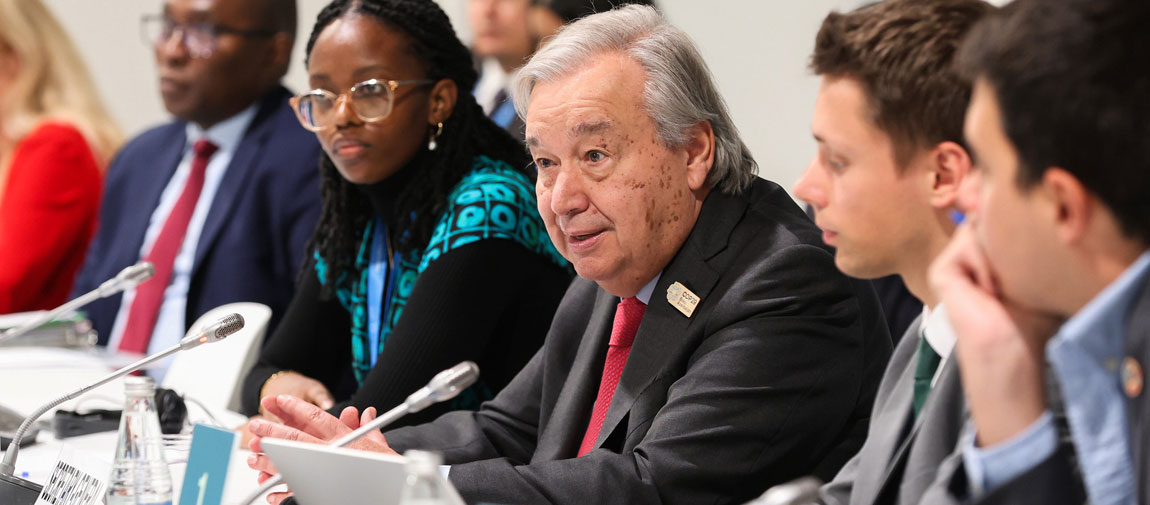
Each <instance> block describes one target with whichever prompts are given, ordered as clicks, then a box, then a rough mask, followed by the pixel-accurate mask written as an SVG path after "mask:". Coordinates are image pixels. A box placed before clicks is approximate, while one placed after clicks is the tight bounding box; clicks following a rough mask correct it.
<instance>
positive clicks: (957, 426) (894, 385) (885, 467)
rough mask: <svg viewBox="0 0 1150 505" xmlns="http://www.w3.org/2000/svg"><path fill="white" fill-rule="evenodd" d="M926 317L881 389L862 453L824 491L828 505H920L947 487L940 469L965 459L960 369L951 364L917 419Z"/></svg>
mask: <svg viewBox="0 0 1150 505" xmlns="http://www.w3.org/2000/svg"><path fill="white" fill-rule="evenodd" d="M922 323H923V321H922V316H921V315H920V316H919V317H918V318H917V319H915V320H914V321H913V322H912V323H911V325H910V328H909V329H907V331H906V334H905V335H903V337H902V339H901V340H899V343H898V347H897V348H895V351H894V355H893V356H892V357H891V360H890V365H888V366H887V369H886V374H885V375H884V376H883V380H882V385H880V386H879V389H878V397H877V398H876V399H875V403H874V413H873V414H872V415H871V423H870V432H869V433H868V434H867V439H866V443H865V444H863V447H862V450H860V451H859V453H858V454H856V455H855V457H854V458H851V460H850V462H848V463H847V464H846V466H844V467H843V469H842V471H841V472H839V474H838V475H836V476H835V479H834V481H832V482H830V483H828V484H827V485H826V486H824V487H823V489H822V490H821V493H820V494H821V497H820V501H821V502H823V503H826V504H828V505H848V504H849V505H864V504H867V505H869V504H876V503H883V504H896V503H897V504H902V505H909V504H915V503H919V502H920V501H921V500H922V498H923V495H924V494H925V493H926V492H927V490H928V489H930V488H931V487H933V486H944V485H945V484H944V483H943V482H941V481H942V480H943V479H936V477H938V470H939V466H940V465H941V464H942V463H943V462H944V461H946V460H947V459H952V458H961V457H962V451H961V449H960V447H959V445H958V441H959V436H960V435H961V433H962V428H963V426H964V425H965V424H966V419H967V417H968V412H967V409H966V401H965V399H964V397H963V394H962V381H961V380H960V377H959V375H958V363H957V360H955V359H949V360H947V362H946V364H945V365H943V368H942V371H941V372H939V376H938V381H937V382H936V383H935V385H934V388H933V389H932V390H931V393H930V396H928V397H927V400H926V403H925V404H924V405H923V407H922V412H921V413H920V414H919V416H918V417H917V418H914V417H913V412H914V371H915V364H916V363H917V361H918V360H917V359H916V351H917V349H918V339H919V333H920V331H921V328H922Z"/></svg>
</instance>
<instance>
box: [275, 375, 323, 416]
mask: <svg viewBox="0 0 1150 505" xmlns="http://www.w3.org/2000/svg"><path fill="white" fill-rule="evenodd" d="M260 395H261V396H260V400H261V402H262V400H264V399H265V398H268V397H276V396H279V395H291V396H294V397H296V398H300V399H302V400H303V401H305V402H308V403H310V404H312V405H315V406H317V407H319V408H321V409H324V410H327V409H330V408H332V406H334V405H335V400H333V399H332V397H331V392H330V391H328V390H327V387H326V386H324V385H323V383H322V382H320V381H317V380H315V379H313V378H311V377H308V376H306V375H303V374H301V373H298V372H284V373H280V374H277V375H275V376H272V378H270V379H268V381H267V382H265V383H264V386H263V389H261V390H260ZM265 414H266V413H265Z"/></svg>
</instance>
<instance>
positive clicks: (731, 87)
mask: <svg viewBox="0 0 1150 505" xmlns="http://www.w3.org/2000/svg"><path fill="white" fill-rule="evenodd" d="M45 1H46V3H48V4H49V6H51V7H52V9H53V10H54V11H55V12H56V14H57V15H58V17H59V18H60V20H61V22H62V23H63V24H64V25H65V27H66V28H67V29H68V31H69V33H71V34H72V37H73V40H74V41H75V42H76V44H77V45H78V46H79V47H80V50H81V52H83V54H84V56H85V58H86V60H87V62H88V65H89V69H90V70H91V72H92V74H93V77H94V78H95V80H96V84H97V86H98V87H99V89H100V92H101V94H102V95H103V97H104V100H105V103H106V104H107V106H108V107H109V109H110V110H111V111H112V113H113V115H114V116H115V118H116V119H117V120H118V121H119V122H120V125H121V126H122V127H123V128H124V131H125V133H127V134H128V135H134V134H135V133H138V132H140V131H141V130H143V129H144V128H146V127H148V126H150V125H154V124H157V123H160V122H162V121H165V120H167V117H168V116H167V113H166V112H165V111H164V109H163V106H162V104H161V102H160V98H159V93H158V91H157V86H156V80H155V73H154V67H153V64H152V57H151V51H150V49H149V48H148V47H147V46H146V45H145V44H144V42H143V41H142V40H141V37H140V34H139V19H140V16H141V15H142V14H145V13H155V12H159V10H160V6H161V5H162V1H161V0H99V1H93V0H45ZM437 1H439V2H440V4H442V5H443V6H444V8H445V10H446V11H447V12H448V14H449V15H450V16H451V18H452V20H453V21H454V23H455V26H456V29H457V30H459V32H460V36H461V38H463V39H464V40H465V41H466V40H468V39H469V37H470V34H469V33H468V30H467V25H466V22H465V17H464V15H465V9H466V2H467V1H468V0H437ZM298 2H299V8H300V33H299V34H298V36H297V44H296V45H297V49H296V51H297V54H296V56H295V57H294V58H293V64H292V68H291V71H290V72H289V74H288V77H287V82H286V84H287V85H288V87H290V88H292V89H293V90H296V91H299V90H302V89H303V88H304V87H305V85H306V83H307V79H306V73H305V72H304V69H303V55H302V46H303V44H304V42H306V39H307V35H308V34H309V33H310V32H311V25H312V23H313V21H314V20H315V15H316V13H318V12H319V10H320V9H321V8H322V7H323V5H325V4H326V3H327V0H298ZM861 3H862V0H661V2H660V5H661V7H662V8H663V11H664V13H665V15H666V16H667V18H668V19H669V20H670V21H671V22H673V23H675V24H677V25H678V26H680V27H682V28H683V29H684V30H685V31H686V32H687V33H688V34H690V35H691V37H692V38H693V39H694V40H695V42H696V43H697V44H698V45H699V47H700V49H701V51H702V54H703V57H704V58H706V60H707V62H708V63H709V65H710V66H711V71H712V72H713V73H714V75H715V78H716V80H717V81H718V84H719V90H720V91H721V92H722V93H723V96H724V97H726V100H727V104H728V105H729V107H730V109H731V113H732V115H733V116H734V120H735V123H736V125H737V126H738V127H739V129H740V131H741V132H742V135H743V138H744V139H745V141H746V142H747V144H748V145H749V146H750V148H751V151H752V152H753V153H754V155H755V158H756V159H757V160H758V162H759V166H760V174H761V175H762V176H763V177H766V178H768V179H772V180H775V181H776V182H779V183H780V184H782V185H783V186H785V187H789V186H790V185H791V184H792V183H793V182H794V181H795V180H797V179H798V176H799V174H800V172H801V171H802V169H803V167H804V166H805V165H806V163H807V161H808V160H809V159H810V156H811V154H812V153H813V151H814V142H813V141H812V140H811V139H810V133H809V128H808V127H809V121H810V114H811V109H812V107H813V105H814V97H815V92H816V89H817V85H818V81H817V79H815V78H814V77H812V76H810V75H809V74H808V72H807V70H806V61H807V57H808V55H809V53H810V50H811V48H812V46H813V44H814V36H815V33H816V31H817V30H818V27H819V23H820V22H821V21H822V18H823V17H824V16H826V14H827V13H828V12H829V11H830V10H832V9H839V10H847V9H850V8H853V7H855V6H857V5H859V4H861Z"/></svg>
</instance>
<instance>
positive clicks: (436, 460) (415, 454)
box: [399, 450, 451, 505]
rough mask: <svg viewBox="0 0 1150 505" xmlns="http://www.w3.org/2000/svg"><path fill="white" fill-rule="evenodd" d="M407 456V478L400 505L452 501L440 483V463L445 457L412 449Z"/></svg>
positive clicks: (446, 504) (432, 504)
mask: <svg viewBox="0 0 1150 505" xmlns="http://www.w3.org/2000/svg"><path fill="white" fill-rule="evenodd" d="M403 457H404V458H407V469H406V470H407V471H406V473H407V480H405V481H404V483H403V492H402V493H400V495H399V505H448V504H450V503H451V502H450V501H449V499H448V498H447V493H446V492H445V491H444V490H443V488H442V487H441V486H440V483H439V465H440V464H442V462H443V458H441V457H440V456H439V454H437V453H434V452H427V451H416V450H410V451H407V452H404V453H403Z"/></svg>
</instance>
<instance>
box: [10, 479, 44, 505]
mask: <svg viewBox="0 0 1150 505" xmlns="http://www.w3.org/2000/svg"><path fill="white" fill-rule="evenodd" d="M43 489H44V486H41V485H39V484H37V483H35V482H32V481H30V480H26V479H21V478H19V477H15V476H12V475H3V474H0V503H3V504H4V505H33V504H34V503H36V498H37V497H39V496H40V491H41V490H43Z"/></svg>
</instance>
